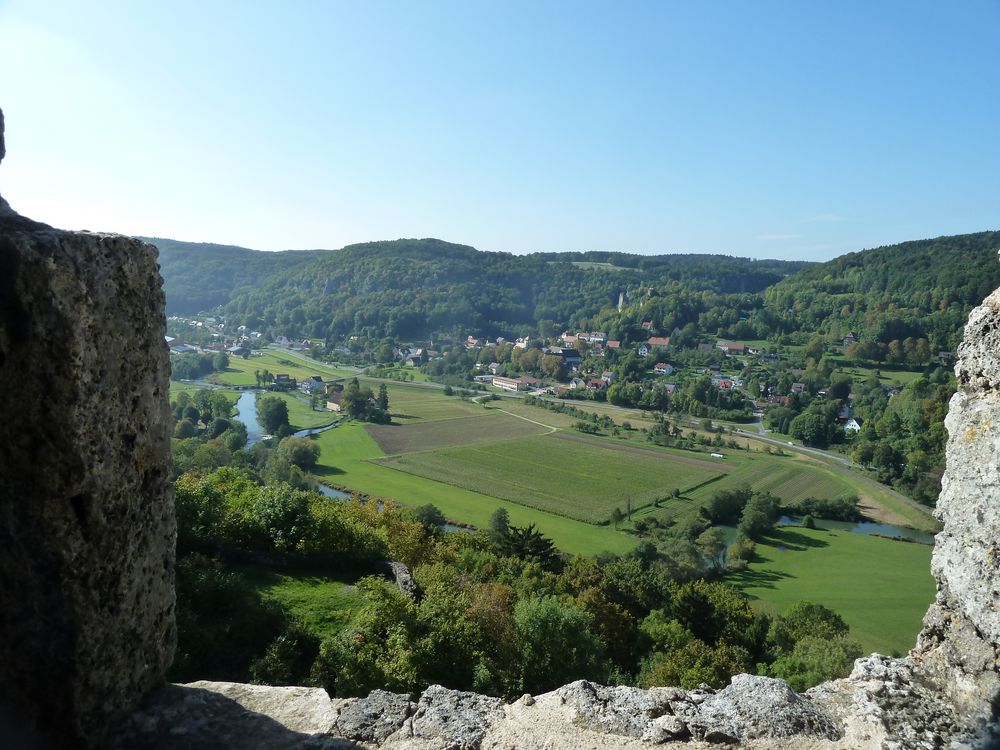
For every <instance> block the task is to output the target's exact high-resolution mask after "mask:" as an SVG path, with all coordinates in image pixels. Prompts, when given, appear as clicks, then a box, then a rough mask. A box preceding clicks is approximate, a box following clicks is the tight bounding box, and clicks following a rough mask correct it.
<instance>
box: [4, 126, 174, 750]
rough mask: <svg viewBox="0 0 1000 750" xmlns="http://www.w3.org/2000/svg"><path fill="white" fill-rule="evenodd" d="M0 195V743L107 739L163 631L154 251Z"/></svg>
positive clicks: (162, 454)
mask: <svg viewBox="0 0 1000 750" xmlns="http://www.w3.org/2000/svg"><path fill="white" fill-rule="evenodd" d="M0 123H2V116H0ZM0 132H2V130H0ZM2 154H3V145H2V138H0V155H2ZM0 207H3V209H4V210H5V212H6V213H5V214H4V215H3V216H0V400H2V409H0V414H2V415H3V418H2V419H0V746H18V745H17V744H15V743H16V742H22V743H23V742H27V741H28V739H27V738H29V737H30V738H34V741H36V742H38V743H39V744H40V745H41V746H49V745H50V746H52V747H76V746H95V747H96V746H103V745H104V743H105V742H106V737H105V733H106V731H107V728H108V726H109V724H110V723H111V722H113V721H114V720H116V719H118V718H120V717H121V716H123V715H125V714H127V713H128V712H130V711H132V710H133V709H134V708H135V706H136V705H137V704H138V702H139V700H140V699H141V698H142V697H143V696H144V695H145V694H146V693H147V692H148V691H149V690H150V689H151V688H153V687H155V686H158V685H160V684H162V682H163V676H164V674H165V672H166V669H167V667H168V666H169V664H170V662H171V660H172V658H173V650H174V643H175V625H174V591H173V585H174V583H173V579H174V570H173V565H174V546H175V541H174V537H175V532H174V528H175V527H174V517H173V498H172V493H171V489H170V481H169V480H170V471H169V465H170V464H169V462H170V454H169V452H170V445H169V432H168V430H169V416H170V415H169V411H168V405H167V387H168V376H169V360H168V354H167V348H166V344H165V343H164V338H163V336H164V332H165V321H164V316H163V309H164V300H163V292H162V289H161V279H160V276H159V272H158V269H157V265H156V250H155V248H153V247H151V246H149V245H145V244H143V243H141V242H137V241H135V240H132V239H128V238H126V237H120V236H114V235H100V234H89V233H71V232H62V231H58V230H55V229H52V228H51V227H47V226H45V225H43V224H38V223H37V222H32V221H30V220H27V219H24V218H22V217H19V216H17V215H16V214H14V213H13V212H12V211H10V209H9V207H7V204H6V203H5V202H2V203H0ZM15 737H18V738H20V739H18V740H15V739H14V738H15Z"/></svg>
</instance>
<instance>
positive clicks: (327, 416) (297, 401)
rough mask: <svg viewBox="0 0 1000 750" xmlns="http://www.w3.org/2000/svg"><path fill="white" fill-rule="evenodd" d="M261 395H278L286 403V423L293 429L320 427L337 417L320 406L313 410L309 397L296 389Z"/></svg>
mask: <svg viewBox="0 0 1000 750" xmlns="http://www.w3.org/2000/svg"><path fill="white" fill-rule="evenodd" d="M262 395H267V396H278V397H279V398H281V399H283V400H284V402H285V403H286V404H288V423H289V424H290V425H291V426H292V429H294V430H306V429H310V428H312V427H322V426H323V425H328V424H330V423H331V422H335V421H336V420H337V418H338V415H337V414H334V413H333V412H329V411H326V409H322V408H321V409H320V410H319V411H313V408H312V404H311V403H310V401H309V397H308V396H306V395H305V394H303V393H299V392H298V391H296V392H294V393H282V392H280V391H275V392H272V393H267V394H262Z"/></svg>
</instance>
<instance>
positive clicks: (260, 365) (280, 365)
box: [206, 351, 355, 385]
mask: <svg viewBox="0 0 1000 750" xmlns="http://www.w3.org/2000/svg"><path fill="white" fill-rule="evenodd" d="M254 370H267V371H269V372H270V373H271V374H273V375H278V374H286V375H291V376H292V377H293V378H295V379H296V380H303V379H305V378H311V377H312V376H313V375H319V376H320V377H323V378H337V377H354V375H355V373H353V372H349V371H347V370H338V369H336V368H333V367H327V366H325V365H314V364H312V363H309V362H305V361H303V360H300V359H297V358H294V357H292V356H291V355H287V354H285V353H284V352H273V351H263V352H261V353H260V354H257V353H254V354H253V355H251V356H250V358H249V359H243V358H242V357H230V358H229V367H227V368H226V369H225V371H223V372H218V373H215V374H213V375H210V376H209V377H208V378H206V380H208V381H210V382H213V383H221V384H224V385H256V384H257V380H256V378H254Z"/></svg>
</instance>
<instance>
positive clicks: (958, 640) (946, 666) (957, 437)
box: [913, 290, 1000, 729]
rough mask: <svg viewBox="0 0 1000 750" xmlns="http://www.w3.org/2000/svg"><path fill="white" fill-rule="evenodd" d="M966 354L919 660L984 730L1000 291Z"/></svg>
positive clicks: (998, 484)
mask: <svg viewBox="0 0 1000 750" xmlns="http://www.w3.org/2000/svg"><path fill="white" fill-rule="evenodd" d="M958 357H959V359H958V364H957V365H956V366H955V374H956V376H957V377H958V381H959V386H958V391H957V392H956V393H955V395H954V396H953V397H952V399H951V404H950V406H949V409H948V416H947V418H946V419H945V426H946V427H947V428H948V445H947V449H946V450H947V468H946V470H945V474H944V478H943V480H942V490H941V495H940V497H939V498H938V502H937V508H936V510H935V515H936V516H937V518H938V520H940V521H941V523H942V531H941V533H940V534H938V535H937V538H936V539H935V543H934V555H933V557H932V559H931V572H932V573H933V574H934V577H935V579H936V580H937V584H938V592H937V599H936V602H935V604H934V605H933V606H932V607H931V608H930V609H929V610H928V612H927V615H926V616H925V618H924V628H923V631H922V632H921V634H920V638H919V640H918V643H917V648H916V650H915V651H914V653H913V659H914V663H915V665H916V667H917V669H916V676H917V677H918V678H919V679H921V680H923V681H925V682H927V683H928V684H931V685H933V686H935V688H936V689H937V690H939V691H940V692H942V693H943V694H944V695H945V696H946V697H947V698H948V700H949V701H950V702H951V703H953V704H954V706H955V708H956V710H957V714H958V715H959V716H960V717H961V718H962V720H963V722H964V723H965V724H966V725H967V726H968V727H969V728H973V729H975V728H977V727H981V726H982V725H983V724H985V723H987V722H990V721H993V720H995V718H996V716H995V712H996V709H997V707H998V706H1000V673H998V664H1000V652H998V649H997V646H998V644H1000V607H998V602H1000V290H997V291H995V292H993V294H991V295H990V296H989V297H987V298H986V300H984V302H983V304H982V305H981V306H980V307H977V308H976V309H975V310H973V311H972V313H971V314H970V315H969V320H968V323H967V324H966V326H965V335H964V338H963V341H962V344H961V345H960V347H959V349H958Z"/></svg>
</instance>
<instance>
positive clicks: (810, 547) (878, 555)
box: [726, 522, 934, 654]
mask: <svg viewBox="0 0 1000 750" xmlns="http://www.w3.org/2000/svg"><path fill="white" fill-rule="evenodd" d="M820 523H822V522H820ZM930 558H931V547H930V546H929V545H925V544H912V543H907V542H899V541H891V540H888V539H883V538H880V537H872V536H865V535H863V534H852V533H850V532H847V531H824V530H821V529H815V530H813V529H800V528H787V527H786V528H780V529H776V530H775V531H774V533H773V534H772V535H771V536H769V537H768V540H767V543H766V544H758V545H757V559H756V560H755V561H754V562H752V563H751V564H750V566H749V568H748V569H747V570H746V571H744V572H741V573H736V574H732V575H730V576H728V577H727V578H726V581H727V582H728V583H730V584H732V585H734V586H736V587H737V588H739V589H741V590H742V591H743V592H744V593H746V594H747V595H749V596H750V597H751V598H752V599H753V600H754V602H753V604H754V606H755V608H757V609H759V610H761V611H764V612H768V613H772V614H778V613H781V612H784V611H785V610H787V609H788V608H789V607H791V606H792V605H793V604H795V603H796V602H798V601H800V600H803V599H804V600H807V601H811V602H815V603H818V604H823V605H825V606H827V607H829V608H830V609H832V610H833V611H835V612H837V613H838V614H839V615H841V616H842V617H843V618H844V620H845V621H846V622H847V623H848V624H849V625H850V626H851V636H852V637H853V638H855V639H856V640H858V641H860V642H861V645H862V646H863V647H864V649H865V652H866V653H870V652H872V651H878V652H879V653H882V654H890V653H893V652H895V653H900V654H904V653H906V651H907V650H908V649H910V648H912V647H913V645H914V643H915V641H916V635H917V632H918V631H919V630H920V624H921V620H922V618H923V615H924V612H925V611H926V610H927V606H928V605H929V604H930V603H931V602H932V601H933V600H934V580H933V578H931V574H930Z"/></svg>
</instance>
